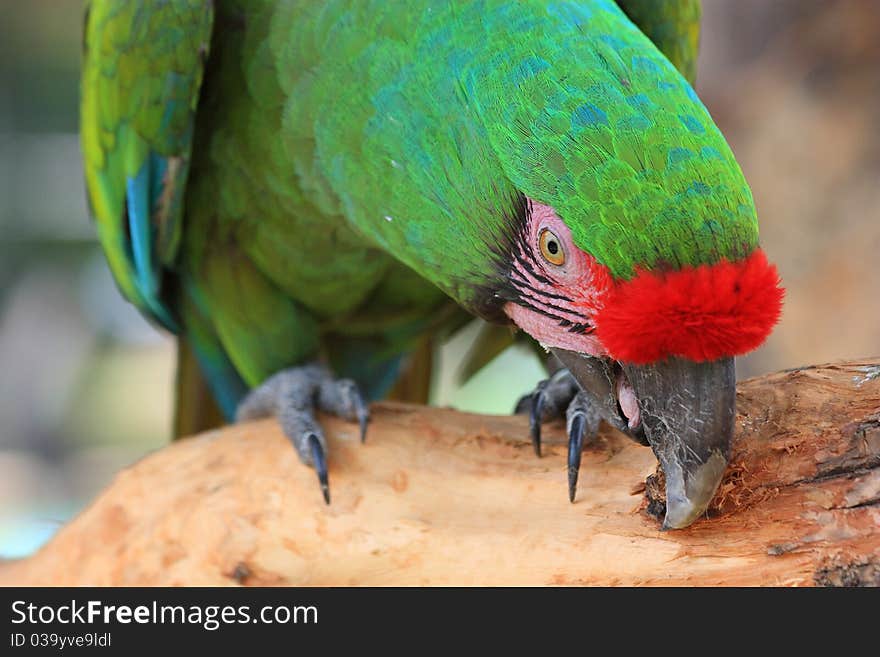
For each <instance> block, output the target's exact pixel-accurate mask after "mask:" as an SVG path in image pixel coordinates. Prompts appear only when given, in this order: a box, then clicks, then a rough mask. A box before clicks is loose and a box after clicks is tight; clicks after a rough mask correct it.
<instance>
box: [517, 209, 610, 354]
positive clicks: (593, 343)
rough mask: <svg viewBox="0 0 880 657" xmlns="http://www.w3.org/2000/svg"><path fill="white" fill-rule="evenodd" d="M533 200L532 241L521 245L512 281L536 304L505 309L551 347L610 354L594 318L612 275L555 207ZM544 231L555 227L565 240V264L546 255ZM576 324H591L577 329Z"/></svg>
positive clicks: (526, 299) (528, 230)
mask: <svg viewBox="0 0 880 657" xmlns="http://www.w3.org/2000/svg"><path fill="white" fill-rule="evenodd" d="M528 203H529V208H530V213H529V215H530V216H529V220H528V224H527V226H526V233H525V234H526V239H525V240H521V241H518V242H517V244H516V247H515V248H516V249H517V251H518V252H517V254H516V257H515V258H514V262H513V270H512V272H511V280H512V282H513V284H514V286H516V287H517V289H518V290H519V293H520V297H521V298H522V299H523V301H524V302H525V303H527V304H529V305H530V306H532V307H527V306H526V305H523V304H519V303H515V302H512V301H511V302H508V303H507V304H506V305H505V306H504V312H505V313H506V314H507V316H508V317H510V319H511V320H513V322H514V323H515V324H516V325H517V326H519V327H520V328H521V329H522V330H524V331H525V332H526V333H528V334H529V335H531V336H532V337H533V338H535V340H537V341H538V342H539V343H540V344H541V345H542V346H544V347H546V348H550V347H560V348H562V349H569V350H571V351H576V352H579V353H583V354H590V355H593V356H605V355H606V354H607V352H606V351H605V349H604V348H603V347H602V344H601V343H600V342H599V340H598V339H597V338H596V336H595V335H593V334H592V330H591V328H590V327H591V325H592V323H591V321H590V318H591V316H592V314H593V313H594V312H595V310H597V309H598V308H600V307H601V299H602V295H603V293H604V291H605V289H607V286H608V285H609V284H610V280H609V279H608V275H607V274H606V273H605V271H604V268H603V267H601V266H600V265H599V264H598V263H597V262H596V260H595V259H594V258H593V257H592V256H590V255H589V254H587V253H585V252H584V251H582V250H581V249H579V248H578V247H577V246H575V244H574V240H572V237H571V231H570V230H569V229H568V226H566V225H565V222H564V221H562V219H560V218H559V216H558V215H557V214H556V211H555V210H554V209H553V208H552V207H550V206H549V205H543V204H541V203H538V202H536V201H533V200H531V199H528ZM544 229H549V230H551V231H552V232H553V233H554V234H555V235H556V237H557V239H558V241H559V243H560V244H561V246H562V249H563V252H564V253H565V262H564V263H563V264H562V265H555V264H553V263H551V262H549V261H548V260H547V259H545V258H544V256H543V255H542V254H541V247H540V244H539V239H540V235H541V232H542V231H543V230H544ZM544 313H548V314H550V315H553V316H554V317H548V316H547V314H544ZM565 322H569V323H570V324H569V325H564V324H565ZM573 325H587V328H586V329H585V330H584V331H581V332H573V331H572V330H570V329H571V328H572V326H573Z"/></svg>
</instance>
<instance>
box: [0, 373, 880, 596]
mask: <svg viewBox="0 0 880 657" xmlns="http://www.w3.org/2000/svg"><path fill="white" fill-rule="evenodd" d="M372 417H373V419H372V422H371V425H370V429H369V438H368V442H367V444H366V445H360V444H359V443H358V440H357V434H358V431H357V427H356V426H354V425H352V424H348V423H346V422H343V421H340V420H337V419H335V418H323V423H324V427H325V428H326V430H327V434H328V440H329V444H330V468H331V469H330V484H331V492H332V495H333V502H332V504H331V505H330V506H325V505H324V503H323V501H322V499H321V493H320V490H319V488H318V484H317V480H316V478H315V475H314V473H313V472H312V471H311V470H309V469H307V468H305V467H304V466H302V465H301V464H300V463H299V461H298V459H297V456H296V455H295V453H294V451H293V450H292V449H291V447H290V445H289V443H288V442H287V440H286V439H285V438H284V436H283V435H282V434H281V432H280V430H279V429H278V426H277V424H276V423H275V422H274V421H271V420H268V421H262V422H256V423H251V424H246V425H238V426H232V427H227V428H225V429H222V430H219V431H214V432H210V433H207V434H203V435H200V436H197V437H195V438H192V439H187V440H184V441H179V442H177V443H175V444H172V445H169V446H168V447H166V448H164V449H162V450H160V451H159V452H157V453H154V454H152V455H150V456H148V457H146V458H144V459H143V460H141V461H139V462H138V463H135V464H134V465H132V466H131V467H129V468H127V469H126V470H124V471H123V472H121V473H120V474H119V475H118V476H117V477H116V479H115V481H114V482H113V483H112V484H111V485H110V486H109V487H108V488H107V489H106V490H105V491H104V492H103V493H102V494H101V495H100V496H99V497H98V498H97V499H96V500H95V501H94V503H92V505H91V506H90V507H89V508H87V509H86V510H85V511H83V512H82V513H81V514H80V515H79V516H78V517H77V518H75V519H74V520H72V521H71V522H70V523H69V524H68V525H67V526H65V527H64V528H62V529H61V531H59V533H58V535H57V536H56V537H55V538H54V539H53V540H52V541H51V542H50V543H49V544H48V545H46V546H45V547H44V548H43V549H41V550H40V551H39V552H38V553H37V554H35V555H34V556H33V557H31V558H29V559H26V560H23V561H19V562H14V563H9V564H6V565H5V566H4V567H2V568H0V584H7V585H8V584H24V585H52V584H68V585H88V584H94V585H166V584H167V585H222V584H245V585H424V584H435V585H446V584H463V585H472V584H474V585H476V584H480V585H507V584H524V585H542V584H591V585H615V584H626V585H633V584H637V585H643V584H659V585H857V584H862V585H878V584H880V359H871V360H865V361H861V362H850V363H840V364H833V365H826V366H820V367H811V368H803V369H796V370H792V371H787V372H781V373H778V374H772V375H768V376H764V377H759V378H755V379H750V380H748V381H743V382H741V383H740V384H739V386H738V392H737V434H736V441H735V444H734V447H733V454H732V459H731V464H730V466H729V468H728V471H727V475H726V477H725V479H724V481H723V482H722V485H721V487H720V489H719V491H718V494H717V495H716V497H715V499H714V501H713V503H712V505H711V506H710V510H709V512H708V514H707V517H706V518H703V519H701V520H699V521H698V522H696V523H695V524H694V525H692V526H691V527H689V528H688V529H685V530H678V531H668V532H661V531H660V530H659V527H660V522H659V520H658V518H657V516H660V517H662V512H663V499H662V493H663V485H662V479H661V477H662V475H659V474H652V473H654V472H655V468H656V460H655V459H654V456H653V454H652V453H651V451H650V449H648V448H645V447H641V446H639V445H637V444H635V443H633V442H631V441H630V440H628V439H627V438H625V437H624V436H622V435H620V434H618V433H616V432H614V431H612V430H610V429H609V430H604V432H603V433H602V434H601V435H600V437H599V439H598V440H597V441H596V442H595V443H594V444H593V445H591V446H589V447H587V449H586V451H585V453H584V457H583V464H582V468H581V475H580V482H579V492H578V497H577V500H576V502H575V504H570V503H569V502H568V500H567V491H566V483H565V482H566V465H565V452H566V447H565V437H564V431H563V427H562V426H561V425H559V426H556V427H550V428H548V429H547V430H546V431H545V441H546V448H545V455H544V457H543V458H541V459H538V458H536V457H535V456H534V454H533V453H532V449H531V446H530V445H529V443H528V439H527V437H528V427H527V422H526V420H525V418H522V417H490V416H478V415H470V414H465V413H459V412H456V411H453V410H449V409H439V408H425V407H421V406H412V405H403V404H396V403H395V404H391V403H385V404H377V405H375V406H374V407H373V410H372ZM649 475H650V476H649ZM646 477H648V479H647V484H646Z"/></svg>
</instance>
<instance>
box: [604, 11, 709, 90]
mask: <svg viewBox="0 0 880 657" xmlns="http://www.w3.org/2000/svg"><path fill="white" fill-rule="evenodd" d="M617 4H618V6H619V7H620V8H621V9H622V10H623V12H624V13H625V14H626V15H627V16H628V17H629V19H630V20H631V21H632V22H633V23H635V24H636V25H637V26H638V28H639V29H640V30H641V31H642V32H644V33H645V35H646V36H647V37H648V38H649V39H651V41H653V42H654V45H655V46H657V48H658V49H659V50H660V52H662V53H663V54H664V55H666V58H667V59H668V60H669V61H671V62H672V63H673V64H674V65H675V67H676V68H677V69H678V70H679V71H680V72H681V74H682V75H683V76H684V77H685V78H687V80H688V82H690V83H691V84H693V83H694V79H695V77H696V74H697V50H698V47H699V43H700V13H701V8H700V0H617Z"/></svg>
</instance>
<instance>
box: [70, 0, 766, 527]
mask: <svg viewBox="0 0 880 657" xmlns="http://www.w3.org/2000/svg"><path fill="white" fill-rule="evenodd" d="M699 14H700V8H699V2H698V0H657V1H651V0H620V1H619V2H618V3H615V2H612V1H611V0H474V1H469V2H465V1H463V0H406V1H399V2H397V1H394V0H381V1H378V0H213V1H211V0H167V1H164V2H147V1H146V0H141V1H137V0H92V1H91V2H90V3H89V4H88V6H87V15H86V25H85V38H84V50H85V54H84V68H83V81H82V112H81V121H82V124H81V137H82V147H83V154H84V161H85V176H86V184H87V190H88V195H89V199H90V207H91V211H92V214H93V216H94V219H95V221H96V224H97V230H98V235H99V238H100V241H101V244H102V246H103V249H104V251H105V253H106V256H107V259H108V262H109V264H110V268H111V270H112V272H113V275H114V277H115V279H116V282H117V284H118V286H119V288H120V290H121V292H122V294H123V295H125V297H126V298H127V299H128V300H130V301H131V302H132V303H133V304H135V305H136V306H137V307H138V308H139V309H140V310H141V311H142V312H143V313H145V314H146V315H147V316H148V317H150V318H151V319H152V320H154V321H155V322H157V323H159V324H160V325H162V326H164V327H165V328H167V329H168V330H169V331H172V332H173V333H175V334H176V335H177V336H178V337H179V363H178V382H177V388H178V415H177V431H178V433H189V432H192V431H194V430H197V429H199V428H203V427H205V426H206V425H209V424H210V423H212V422H213V423H216V422H221V421H223V420H224V419H225V420H232V419H236V418H237V419H248V418H253V417H260V416H265V415H270V414H272V415H277V416H278V418H279V421H280V423H281V426H282V428H283V429H284V432H285V434H286V435H287V436H288V438H289V439H290V440H291V442H292V444H293V446H294V447H295V449H296V451H297V453H298V454H299V456H300V458H301V460H302V461H303V462H304V463H305V464H306V465H310V466H312V467H314V468H315V470H316V472H317V474H318V479H319V482H320V484H321V488H322V490H323V495H324V498H325V500H326V501H327V502H328V503H329V499H330V498H329V486H328V476H327V458H328V451H327V443H326V441H325V439H324V435H323V432H322V430H321V427H320V425H319V423H318V422H317V420H316V412H317V411H324V412H329V413H335V414H337V415H339V416H341V417H343V418H345V419H347V420H350V421H353V422H355V421H356V422H358V423H359V424H360V430H361V438H362V439H363V436H364V434H365V431H366V426H367V423H368V420H369V411H368V406H367V403H366V402H367V401H369V400H372V399H379V398H381V397H383V396H386V395H388V394H389V393H393V392H395V391H396V394H398V395H401V396H408V397H410V398H417V397H422V398H424V391H425V389H426V388H425V383H424V382H425V380H426V376H425V375H426V372H428V371H429V367H430V358H429V354H430V352H431V350H432V348H433V346H434V345H436V343H437V342H438V341H440V340H442V339H443V338H444V336H446V335H448V334H449V333H450V332H451V331H453V330H455V329H456V328H457V327H460V326H462V325H463V323H464V322H466V321H468V320H469V319H470V318H472V317H473V316H474V315H475V316H477V317H480V318H482V319H484V320H486V321H487V322H489V323H492V324H494V325H499V326H500V327H501V328H499V329H497V330H496V332H494V333H493V332H492V330H489V331H488V333H487V335H489V336H490V338H491V339H486V340H484V341H483V342H482V343H481V345H482V346H480V347H479V348H478V349H476V351H475V355H474V356H473V358H474V359H476V361H477V362H480V363H482V362H485V361H486V360H487V359H488V358H490V357H491V355H492V354H494V353H496V352H497V351H498V350H499V349H500V348H501V347H503V346H504V345H505V344H506V341H505V339H500V340H499V339H498V337H497V336H498V335H500V334H499V333H498V332H497V331H501V332H502V333H503V332H508V333H509V329H507V328H504V327H509V326H511V325H512V326H513V327H515V328H518V329H521V331H522V332H523V334H525V335H528V336H530V337H531V338H533V339H534V341H535V342H536V343H537V344H539V345H540V346H541V347H543V348H544V349H545V350H547V351H549V352H551V353H552V354H553V355H554V356H555V358H556V359H557V366H558V367H559V369H558V370H557V371H556V372H555V373H554V374H553V376H551V377H550V379H548V380H547V381H544V382H541V383H540V384H539V385H538V387H537V388H536V390H535V392H534V393H533V394H532V395H530V396H529V397H528V398H527V399H526V400H525V401H524V402H523V403H522V407H523V408H524V409H526V410H527V411H529V412H530V413H531V426H532V439H533V442H534V445H535V450H536V451H537V452H538V453H539V454H540V425H541V422H542V421H545V420H547V419H548V418H551V417H566V418H567V427H568V433H569V495H570V497H571V499H572V501H573V499H574V490H575V485H576V482H577V472H578V469H579V467H580V453H581V449H582V447H583V445H584V443H585V442H588V441H589V440H590V439H591V438H592V437H593V436H594V435H595V432H596V429H597V427H598V424H599V422H600V420H604V421H606V422H608V423H609V424H611V425H612V426H614V427H616V428H618V429H620V430H621V431H623V432H625V433H627V434H628V435H630V436H631V437H632V438H634V439H636V440H638V441H640V442H642V443H644V444H645V445H650V447H651V448H652V449H653V450H654V453H655V454H656V456H657V457H658V459H659V460H660V463H661V465H662V467H663V469H664V472H665V475H666V486H667V510H666V517H665V521H664V526H665V527H667V528H678V527H684V526H687V525H688V524H690V523H691V522H693V521H694V520H695V519H696V518H698V517H699V516H700V515H701V514H702V513H703V512H704V511H705V509H706V507H707V505H708V504H709V501H710V499H711V497H712V495H713V493H714V491H715V489H716V487H717V485H718V483H719V482H720V479H721V476H722V474H723V471H724V468H725V467H726V464H727V460H728V457H729V451H730V441H731V438H732V435H733V424H734V414H735V412H734V406H735V388H734V381H735V377H734V365H733V362H734V361H733V358H734V356H736V355H739V354H742V353H745V352H747V351H750V350H752V349H754V348H756V347H757V346H758V345H760V344H761V343H762V342H763V341H764V339H765V338H766V337H767V335H768V334H769V333H770V331H771V330H772V327H773V325H774V324H775V323H776V322H777V321H778V317H779V314H780V311H781V303H782V295H783V291H782V289H781V287H780V285H779V277H778V274H777V272H776V269H775V267H774V266H773V265H772V264H770V263H769V262H768V261H767V259H766V257H765V256H764V254H763V252H762V251H761V249H760V248H759V246H758V225H757V219H756V211H755V207H754V203H753V200H752V196H751V192H750V190H749V187H748V185H747V183H746V181H745V179H744V177H743V175H742V172H741V171H740V168H739V166H738V165H737V163H736V160H735V159H734V156H733V154H732V152H731V150H730V148H729V147H728V145H727V143H726V142H725V140H724V137H723V136H722V135H721V133H720V132H719V130H718V128H717V127H716V126H715V124H714V123H713V121H712V119H711V117H710V116H709V113H708V112H707V110H706V109H705V107H704V106H703V104H702V103H701V102H700V100H699V98H698V97H697V95H696V94H695V92H694V90H693V87H692V86H691V83H690V82H689V79H690V80H691V81H692V79H693V75H694V68H695V58H696V51H697V41H698V36H699ZM493 336H494V337H493ZM215 402H216V408H217V409H219V412H218V413H216V414H215V412H214V411H213V410H211V409H213V408H215Z"/></svg>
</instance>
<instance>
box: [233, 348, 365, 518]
mask: <svg viewBox="0 0 880 657" xmlns="http://www.w3.org/2000/svg"><path fill="white" fill-rule="evenodd" d="M316 411H323V412H325V413H330V414H332V415H336V416H338V417H341V418H343V419H345V420H348V421H350V422H357V423H358V428H359V435H360V440H361V442H364V441H365V440H366V433H367V424H368V423H369V421H370V413H369V408H368V406H367V405H366V403H365V402H364V398H363V395H362V394H361V392H360V390H359V388H358V386H357V384H356V383H355V382H354V381H352V380H350V379H335V378H334V377H333V375H332V374H331V373H330V372H329V371H328V370H327V369H326V368H324V367H323V366H321V365H304V366H301V367H292V368H290V369H287V370H283V371H281V372H279V373H277V374H275V375H273V376H271V377H269V378H268V379H266V381H264V382H263V384H262V385H260V386H257V387H256V388H254V389H253V390H252V391H251V392H250V393H249V394H248V395H247V396H246V397H245V398H244V399H243V400H242V402H241V403H240V404H239V406H238V410H237V412H236V420H237V421H244V420H251V419H257V418H262V417H268V416H273V415H274V416H277V417H278V420H279V422H280V423H281V428H282V430H283V431H284V434H285V435H286V436H287V438H288V439H289V440H290V442H291V444H293V447H294V449H295V450H296V452H297V454H298V455H299V457H300V460H301V461H302V462H303V463H305V464H306V465H309V466H311V467H313V468H314V469H315V472H316V473H317V475H318V482H319V484H320V486H321V493H322V494H323V497H324V501H325V502H326V503H327V504H330V483H329V477H328V474H327V441H326V439H325V438H324V432H323V431H322V429H321V426H320V425H319V424H318V421H317V420H316V419H315V412H316Z"/></svg>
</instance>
